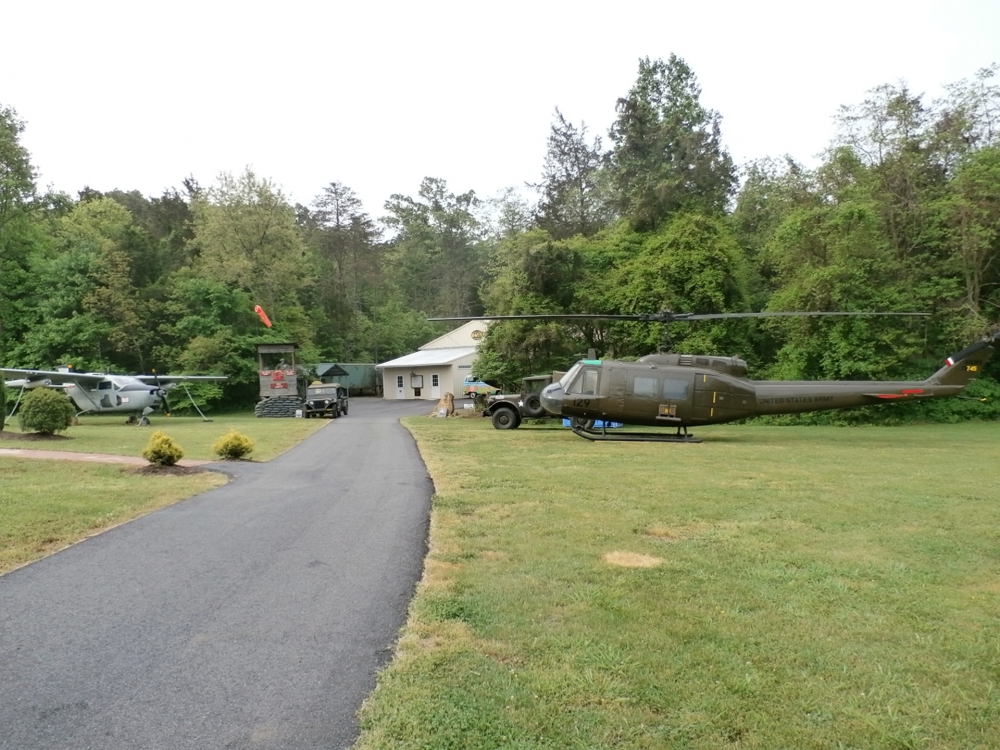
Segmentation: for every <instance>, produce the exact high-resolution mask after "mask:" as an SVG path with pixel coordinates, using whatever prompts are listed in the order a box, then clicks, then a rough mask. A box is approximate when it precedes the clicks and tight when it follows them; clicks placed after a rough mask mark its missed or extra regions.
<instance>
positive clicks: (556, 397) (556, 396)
mask: <svg viewBox="0 0 1000 750" xmlns="http://www.w3.org/2000/svg"><path fill="white" fill-rule="evenodd" d="M540 399H541V401H542V408H543V409H545V411H547V412H548V413H549V414H555V415H556V416H558V415H560V414H562V400H563V389H562V383H553V384H552V385H547V386H545V388H543V389H542V393H541V395H540Z"/></svg>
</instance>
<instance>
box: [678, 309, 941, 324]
mask: <svg viewBox="0 0 1000 750" xmlns="http://www.w3.org/2000/svg"><path fill="white" fill-rule="evenodd" d="M818 315H850V316H854V317H859V316H860V317H873V316H886V315H894V316H908V317H921V318H929V317H930V313H921V312H820V311H817V312H808V311H805V312H750V313H694V314H692V313H675V314H674V316H673V318H672V319H671V320H669V321H665V322H670V323H672V322H674V321H678V320H720V319H722V318H794V317H813V316H818Z"/></svg>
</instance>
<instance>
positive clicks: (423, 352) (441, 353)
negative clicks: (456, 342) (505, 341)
mask: <svg viewBox="0 0 1000 750" xmlns="http://www.w3.org/2000/svg"><path fill="white" fill-rule="evenodd" d="M475 353H476V347H474V346H458V347H451V348H447V349H445V348H439V349H420V350H418V351H415V352H413V354H407V355H406V356H404V357H397V358H396V359H390V360H389V361H388V362H383V363H382V364H380V365H376V368H378V369H380V370H381V369H383V368H386V367H429V366H433V365H450V364H451V363H452V362H455V361H456V360H459V359H462V357H467V356H469V355H470V354H475Z"/></svg>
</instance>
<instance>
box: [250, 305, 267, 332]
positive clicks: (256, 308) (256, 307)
mask: <svg viewBox="0 0 1000 750" xmlns="http://www.w3.org/2000/svg"><path fill="white" fill-rule="evenodd" d="M253 311H254V312H255V313H257V314H258V315H259V316H260V319H261V320H263V321H264V325H266V326H267V327H268V328H270V327H271V320H270V318H268V317H267V313H266V312H264V308H263V307H261V306H260V305H254V308H253Z"/></svg>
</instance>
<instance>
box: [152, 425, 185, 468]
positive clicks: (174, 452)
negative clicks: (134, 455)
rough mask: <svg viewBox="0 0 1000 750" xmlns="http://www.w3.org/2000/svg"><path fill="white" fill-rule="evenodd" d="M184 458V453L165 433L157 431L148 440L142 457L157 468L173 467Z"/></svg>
mask: <svg viewBox="0 0 1000 750" xmlns="http://www.w3.org/2000/svg"><path fill="white" fill-rule="evenodd" d="M183 456H184V451H183V450H182V449H181V447H180V446H179V445H177V443H176V442H175V441H174V439H173V438H172V437H170V436H169V435H167V434H166V433H165V432H161V431H160V430H157V431H156V432H154V433H153V435H152V436H151V437H150V438H149V442H148V443H146V447H145V448H144V449H143V451H142V457H143V458H144V459H146V460H147V461H149V462H150V463H151V464H156V465H157V466H173V465H174V464H175V463H177V462H178V461H179V460H180V459H181V458H182V457H183Z"/></svg>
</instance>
